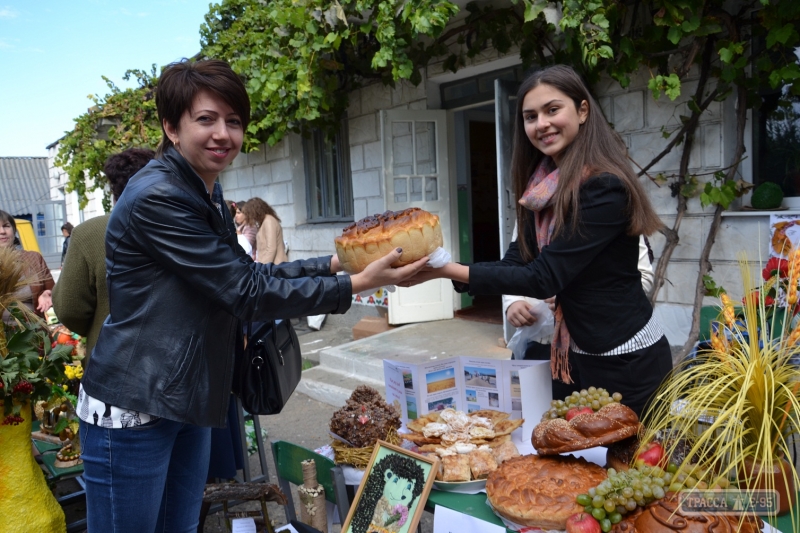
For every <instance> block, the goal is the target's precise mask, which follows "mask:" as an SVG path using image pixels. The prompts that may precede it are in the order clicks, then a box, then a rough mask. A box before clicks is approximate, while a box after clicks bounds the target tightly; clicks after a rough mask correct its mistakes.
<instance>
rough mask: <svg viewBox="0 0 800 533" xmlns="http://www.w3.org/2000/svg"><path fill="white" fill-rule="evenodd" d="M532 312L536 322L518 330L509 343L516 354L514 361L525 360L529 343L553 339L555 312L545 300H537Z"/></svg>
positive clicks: (509, 347) (509, 346) (510, 348)
mask: <svg viewBox="0 0 800 533" xmlns="http://www.w3.org/2000/svg"><path fill="white" fill-rule="evenodd" d="M530 312H531V314H532V315H533V316H535V317H536V322H534V323H533V324H532V325H530V326H522V327H521V328H517V331H516V332H514V335H513V336H512V337H511V339H510V340H509V341H508V349H509V350H511V352H512V353H513V354H514V359H524V358H525V350H527V349H528V343H530V342H531V341H536V340H538V339H541V338H543V337H551V336H552V335H553V333H554V332H555V319H554V318H553V312H552V311H550V308H549V307H548V306H547V303H545V302H544V301H543V300H537V301H536V303H534V304H533V305H532V306H531V307H530Z"/></svg>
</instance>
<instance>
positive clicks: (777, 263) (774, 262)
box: [761, 257, 789, 280]
mask: <svg viewBox="0 0 800 533" xmlns="http://www.w3.org/2000/svg"><path fill="white" fill-rule="evenodd" d="M776 270H777V271H778V276H780V277H781V278H785V277H788V276H789V262H788V261H787V260H786V259H780V258H777V257H770V258H769V261H767V265H766V266H765V267H764V270H762V271H761V276H762V277H763V278H764V279H765V280H767V279H769V278H771V277H772V276H773V275H775V271H776Z"/></svg>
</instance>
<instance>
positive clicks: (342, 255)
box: [334, 207, 443, 274]
mask: <svg viewBox="0 0 800 533" xmlns="http://www.w3.org/2000/svg"><path fill="white" fill-rule="evenodd" d="M334 243H335V244H336V255H337V256H338V257H339V263H340V264H341V265H342V268H343V269H344V271H345V272H348V273H350V274H357V273H359V272H361V271H362V270H364V269H365V268H367V265H369V264H370V263H372V262H373V261H375V260H377V259H380V258H381V257H384V256H385V255H386V254H388V253H389V252H391V251H392V250H393V249H395V248H402V249H403V253H402V255H401V256H400V259H398V260H397V261H395V262H394V263H392V266H393V267H400V266H403V265H407V264H409V263H413V262H414V261H416V260H418V259H421V258H423V257H425V256H426V255H430V254H431V253H433V251H434V250H436V248H439V247H440V246H442V244H443V240H442V227H441V226H440V225H439V217H438V216H436V215H434V214H431V213H429V212H427V211H423V210H422V209H420V208H419V207H410V208H408V209H405V210H403V211H398V212H394V211H386V212H385V213H383V214H382V215H372V216H369V217H366V218H362V219H361V220H359V221H358V222H354V223H353V224H350V225H349V226H347V227H346V228H345V229H344V231H343V232H342V235H341V237H336V238H335V239H334Z"/></svg>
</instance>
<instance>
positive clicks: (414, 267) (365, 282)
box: [331, 248, 428, 294]
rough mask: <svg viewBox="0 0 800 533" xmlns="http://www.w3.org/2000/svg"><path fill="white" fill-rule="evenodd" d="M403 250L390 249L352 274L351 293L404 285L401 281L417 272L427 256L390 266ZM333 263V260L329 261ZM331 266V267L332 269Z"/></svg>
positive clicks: (426, 260) (425, 261)
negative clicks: (362, 269) (398, 265)
mask: <svg viewBox="0 0 800 533" xmlns="http://www.w3.org/2000/svg"><path fill="white" fill-rule="evenodd" d="M402 252H403V250H402V249H401V248H397V249H395V250H392V251H391V252H389V253H388V254H386V255H385V256H384V257H381V258H380V259H378V260H377V261H374V262H372V263H370V264H369V265H368V266H367V268H365V269H364V271H363V272H360V273H359V274H353V275H352V276H351V277H350V280H351V283H352V284H353V294H358V293H360V292H363V291H365V290H368V289H376V288H378V287H383V286H385V285H400V286H402V287H405V286H406V285H404V284H403V283H404V282H405V280H407V279H408V278H410V277H412V276H414V275H415V274H417V273H418V272H419V271H420V269H422V268H423V267H424V266H425V263H427V262H428V257H427V256H425V257H423V258H422V259H420V260H418V261H416V262H414V263H411V264H410V265H406V266H402V267H398V268H392V263H394V262H395V261H397V260H398V259H400V254H401V253H402ZM331 263H333V261H331ZM332 269H333V268H331V270H332Z"/></svg>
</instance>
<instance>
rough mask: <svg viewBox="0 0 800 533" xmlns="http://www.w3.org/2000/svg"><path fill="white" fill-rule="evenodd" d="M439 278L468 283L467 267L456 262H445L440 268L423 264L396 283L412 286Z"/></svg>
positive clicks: (402, 285)
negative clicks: (409, 275)
mask: <svg viewBox="0 0 800 533" xmlns="http://www.w3.org/2000/svg"><path fill="white" fill-rule="evenodd" d="M440 278H445V279H451V280H453V281H459V282H461V283H469V267H468V266H466V265H459V264H458V263H447V264H446V265H444V266H443V267H441V268H433V267H430V266H425V267H424V268H421V269H420V270H419V271H418V272H417V273H416V274H414V275H413V276H411V277H409V278H408V279H407V280H405V281H404V282H402V283H398V285H400V286H401V287H413V286H414V285H419V284H420V283H425V282H426V281H430V280H432V279H440Z"/></svg>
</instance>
